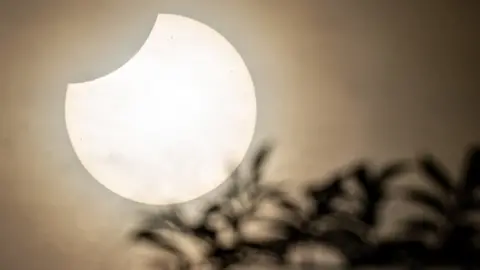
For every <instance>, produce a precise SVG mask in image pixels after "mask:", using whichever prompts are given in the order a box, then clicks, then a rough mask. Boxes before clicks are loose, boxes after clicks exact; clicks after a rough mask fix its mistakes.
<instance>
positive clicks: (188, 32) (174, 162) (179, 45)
mask: <svg viewBox="0 0 480 270" xmlns="http://www.w3.org/2000/svg"><path fill="white" fill-rule="evenodd" d="M65 120H66V126H67V132H68V135H69V137H70V140H71V143H72V146H73V149H74V151H75V153H76V154H77V156H78V158H79V160H80V162H81V163H82V164H83V166H84V167H85V169H86V170H87V171H88V172H89V173H90V174H91V175H92V176H93V178H95V179H96V180H97V181H98V182H100V183H101V184H102V185H104V186H105V187H106V188H108V189H109V190H111V191H113V192H114V193H116V194H118V195H120V196H122V197H124V198H127V199H129V200H132V201H135V202H139V203H145V204H150V205H165V204H173V203H181V202H186V201H189V200H192V199H195V198H197V197H199V196H202V195H204V194H206V193H208V192H209V191H211V190H213V189H215V188H216V187H218V186H219V185H220V184H221V183H222V182H224V181H225V180H226V179H227V178H228V176H229V175H230V174H231V172H232V170H233V169H234V168H235V167H236V166H238V165H239V164H240V162H241V161H242V159H243V158H244V156H245V154H246V152H247V150H248V147H249V145H250V142H251V140H252V137H253V133H254V129H255V122H256V99H255V88H254V85H253V82H252V78H251V76H250V73H249V71H248V68H247V66H246V65H245V63H244V61H243V59H242V57H241V56H240V55H239V53H238V52H237V51H236V50H235V48H234V47H233V46H232V45H231V44H230V43H229V42H228V41H227V40H226V39H225V38H224V37H223V36H222V35H221V34H219V33H218V32H216V31H215V30H213V29H212V28H210V27H208V26H206V25H205V24H203V23H200V22H198V21H195V20H193V19H190V18H186V17H183V16H179V15H173V14H159V15H158V17H157V20H156V22H155V25H154V27H153V28H152V31H151V33H150V35H149V37H148V38H147V40H146V41H145V44H144V45H143V46H142V47H141V49H140V50H139V51H138V53H137V54H135V55H134V56H133V57H132V58H131V59H130V60H129V61H128V62H127V63H126V64H124V65H123V66H122V67H120V68H119V69H117V70H115V71H113V72H112V73H110V74H108V75H106V76H104V77H101V78H97V79H95V80H92V81H88V82H83V83H74V84H69V85H68V87H67V93H66V100H65Z"/></svg>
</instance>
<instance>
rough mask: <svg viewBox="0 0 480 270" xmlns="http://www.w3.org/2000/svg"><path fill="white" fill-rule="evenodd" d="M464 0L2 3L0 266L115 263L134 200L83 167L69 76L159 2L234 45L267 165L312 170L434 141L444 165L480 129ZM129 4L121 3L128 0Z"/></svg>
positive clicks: (133, 217) (134, 46) (479, 87)
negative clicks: (270, 149) (68, 100)
mask: <svg viewBox="0 0 480 270" xmlns="http://www.w3.org/2000/svg"><path fill="white" fill-rule="evenodd" d="M475 2H476V1H454V0H452V1H439V0H436V1H434V0H432V1H427V0H425V1H418V0H411V1H382V0H377V1H373V0H364V1H353V0H351V1H338V0H329V1H326V0H325V1H324V0H310V1H309V0H295V1H293V0H289V1H287V0H285V1H281V0H262V1H258V0H249V1H246V0H242V1H240V0H230V1H220V0H217V1H213V0H212V1H197V0H191V1H178V0H170V1H148V2H147V1H118V0H117V1H114V0H110V1H86V0H64V1H60V0H57V1H53V0H47V1H40V0H31V1H26V0H25V1H21V0H2V1H0V153H1V154H0V179H1V180H0V181H1V182H0V183H1V196H0V214H1V216H2V219H1V220H2V223H1V224H0V243H1V244H0V265H1V266H2V269H5V270H10V269H12V270H13V269H24V270H30V269H38V270H43V269H45V270H63V269H71V270H76V269H78V270H83V269H128V268H127V265H126V264H125V260H126V257H124V256H122V254H123V252H125V251H124V250H126V249H127V248H128V244H127V243H126V242H124V236H123V235H122V233H125V232H126V230H127V229H128V228H129V227H131V226H132V224H135V222H136V221H137V219H138V218H139V217H140V213H139V212H138V211H139V210H141V209H142V208H143V207H142V206H140V205H137V204H134V203H131V202H128V201H126V200H124V199H121V198H119V197H118V196H116V195H114V194H112V193H111V192H109V191H107V190H106V189H105V188H103V187H102V186H100V185H99V184H98V183H97V182H96V181H95V180H94V179H92V178H91V176H89V174H88V173H87V172H86V171H85V170H84V169H83V168H82V167H81V165H80V163H79V161H78V160H77V158H76V156H75V154H74V153H73V150H72V148H71V145H70V143H69V140H68V138H67V133H66V129H65V123H64V98H65V90H66V84H67V83H70V82H81V81H86V80H91V79H92V78H95V77H98V76H102V75H105V74H107V73H109V72H111V71H112V70H114V69H116V68H118V67H119V66H120V65H122V64H123V63H125V61H127V60H128V59H129V58H130V57H131V56H132V55H133V54H134V53H135V52H136V51H137V50H138V49H139V48H140V46H141V45H142V43H143V41H144V40H145V39H146V37H147V36H148V33H149V31H150V29H151V27H152V26H153V22H154V20H155V18H156V14H157V13H175V14H180V15H184V16H188V17H191V18H193V19H196V20H199V21H201V22H203V23H206V24H207V25H209V26H211V27H212V28H214V29H216V30H217V31H219V32H220V33H222V34H223V35H224V36H225V37H226V38H227V39H228V40H229V41H230V42H231V43H232V44H233V45H234V46H235V47H236V48H237V50H238V51H239V52H240V53H241V54H242V56H243V57H244V60H245V62H246V64H247V66H248V67H249V68H250V72H251V73H252V76H253V79H254V82H255V85H256V89H257V99H258V114H259V115H258V124H257V134H256V138H257V139H262V138H272V139H274V141H275V142H276V145H277V146H278V147H277V149H276V152H275V155H274V157H273V159H272V162H271V163H270V167H269V175H270V176H271V177H272V178H291V179H292V181H301V180H302V179H306V178H312V177H316V176H322V175H324V174H326V173H328V172H330V171H332V170H333V169H335V168H338V167H341V166H343V165H347V164H348V163H349V162H351V161H354V160H356V159H358V158H361V157H366V158H371V159H372V160H375V161H378V162H385V161H388V160H390V159H391V158H401V157H414V156H415V155H417V154H418V153H421V152H424V151H431V152H434V153H435V154H437V155H438V156H439V157H440V158H441V159H442V160H444V161H445V162H447V163H448V164H449V165H450V167H451V168H453V169H456V168H457V166H458V162H459V161H460V157H461V156H462V154H463V152H464V147H465V146H466V145H467V144H468V143H471V142H478V141H479V140H480V122H479V121H478V119H479V116H480V106H478V103H479V100H480V67H479V66H480V55H479V54H480V53H479V50H478V48H480V43H479V41H478V40H480V38H479V37H478V35H479V33H480V29H479V28H480V27H479V25H480V22H479V21H478V20H479V19H476V18H475V17H476V15H478V14H480V9H479V5H478V4H476V3H475ZM126 3H128V4H126Z"/></svg>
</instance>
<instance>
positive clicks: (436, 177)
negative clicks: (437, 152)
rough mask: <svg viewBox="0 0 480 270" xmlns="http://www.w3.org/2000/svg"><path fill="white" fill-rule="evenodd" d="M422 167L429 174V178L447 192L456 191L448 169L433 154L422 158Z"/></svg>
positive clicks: (422, 170)
mask: <svg viewBox="0 0 480 270" xmlns="http://www.w3.org/2000/svg"><path fill="white" fill-rule="evenodd" d="M420 169H421V172H423V173H424V174H425V175H426V176H427V179H428V180H430V181H432V183H433V184H435V185H437V186H438V187H440V188H441V189H442V191H443V192H444V193H445V194H450V193H452V192H453V191H454V189H455V187H454V186H453V183H452V178H451V177H450V175H449V173H448V171H447V169H446V168H445V167H444V166H443V165H442V164H441V163H440V162H438V161H436V160H435V158H433V157H432V156H426V157H424V158H423V159H421V160H420Z"/></svg>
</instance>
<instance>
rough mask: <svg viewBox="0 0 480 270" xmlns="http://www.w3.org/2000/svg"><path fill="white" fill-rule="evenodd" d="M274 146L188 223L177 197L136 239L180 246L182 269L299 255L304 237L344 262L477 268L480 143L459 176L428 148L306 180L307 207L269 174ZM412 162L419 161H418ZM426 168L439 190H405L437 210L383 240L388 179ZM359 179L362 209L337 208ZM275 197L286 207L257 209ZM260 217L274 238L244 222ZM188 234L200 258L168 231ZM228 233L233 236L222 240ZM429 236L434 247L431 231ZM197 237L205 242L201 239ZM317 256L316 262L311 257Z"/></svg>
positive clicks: (284, 260)
mask: <svg viewBox="0 0 480 270" xmlns="http://www.w3.org/2000/svg"><path fill="white" fill-rule="evenodd" d="M271 152H272V147H271V146H264V147H261V148H260V149H259V150H258V152H257V154H256V155H255V157H254V158H253V160H252V162H251V164H250V171H251V173H250V174H249V177H247V178H244V177H241V176H240V173H239V172H238V170H236V171H235V172H234V173H233V174H232V177H231V179H232V184H231V185H230V186H229V189H228V190H227V192H226V193H225V197H224V198H223V199H222V200H220V201H218V202H217V203H214V204H212V205H210V206H209V207H208V208H207V209H206V210H205V211H204V215H203V217H202V219H201V220H200V222H198V224H196V225H191V224H187V223H186V222H185V221H184V220H183V219H182V217H181V215H179V211H178V209H177V207H176V206H172V207H171V209H170V210H169V211H166V212H162V213H160V214H156V215H153V216H151V217H148V218H147V219H146V220H145V222H144V223H143V224H141V226H139V228H138V229H137V230H135V231H133V232H132V237H131V239H132V240H133V241H135V242H145V243H149V244H150V245H152V246H154V247H156V248H158V249H159V250H163V251H165V252H169V253H171V254H174V255H175V256H176V257H177V258H178V262H179V263H178V264H177V266H178V268H179V269H194V268H195V269H199V267H201V266H202V267H210V268H209V269H225V268H228V267H230V266H233V265H238V264H247V263H255V262H258V261H259V260H260V258H267V259H268V262H269V263H273V264H277V265H280V266H285V265H290V264H293V263H292V261H291V260H290V256H289V254H290V253H291V252H292V251H293V250H295V248H296V247H298V246H300V245H302V244H314V245H323V246H329V247H332V248H334V249H336V250H338V251H340V252H341V253H342V254H343V255H344V258H345V260H346V261H345V266H346V267H358V266H366V265H372V266H374V265H377V266H378V265H389V264H397V265H398V264H400V265H404V266H406V267H408V268H409V269H422V267H424V266H431V265H445V264H449V265H455V266H461V267H462V268H463V269H478V268H475V265H480V263H479V259H478V258H479V255H480V253H479V249H478V247H476V246H475V241H474V239H476V238H478V236H479V233H478V228H477V227H476V226H475V222H474V218H471V217H472V215H474V214H475V213H477V214H478V210H479V209H480V198H479V196H478V194H479V193H480V192H479V190H478V189H479V185H480V148H479V147H477V146H473V147H471V149H470V150H469V151H468V153H467V155H466V158H465V162H464V169H463V170H462V172H461V176H460V177H459V179H454V178H453V177H452V176H451V175H450V174H449V172H447V170H446V169H445V168H444V166H443V165H442V164H441V163H440V162H438V161H437V160H436V159H435V158H433V157H432V156H431V155H425V156H423V157H421V158H420V159H419V160H418V161H415V163H409V162H408V161H396V162H392V163H389V164H387V165H385V166H383V167H382V168H375V167H374V166H373V165H372V164H369V163H368V162H365V161H362V162H359V163H357V164H356V165H354V166H351V167H350V169H348V170H345V171H343V172H337V173H335V174H334V176H331V177H329V178H327V179H320V180H318V181H315V183H314V184H311V185H309V186H307V187H306V188H305V190H304V191H305V192H304V193H303V195H302V196H303V197H305V199H306V200H307V201H308V202H310V203H311V205H310V207H303V206H302V205H301V203H300V202H299V201H298V200H296V199H294V198H293V196H291V195H290V194H289V192H287V191H285V190H282V189H281V188H280V187H279V186H278V185H274V184H267V183H265V182H264V181H263V178H264V177H263V175H264V166H265V164H266V161H267V160H268V158H269V156H270V155H271ZM413 164H418V166H417V170H414V169H415V166H411V165H413ZM409 171H414V172H418V173H420V174H421V175H422V176H424V177H423V178H424V179H425V181H427V182H429V183H430V184H432V185H433V186H435V187H436V188H437V189H438V191H439V192H437V193H435V192H430V191H424V190H419V189H412V190H409V191H408V198H409V199H410V200H411V201H412V202H414V203H416V204H418V205H420V206H424V207H426V208H428V209H430V210H431V211H432V212H433V213H435V217H436V218H431V219H428V218H423V219H411V220H407V222H406V223H405V230H404V231H405V234H404V235H403V237H402V238H398V239H393V240H385V239H380V238H379V237H378V236H377V235H376V234H377V231H378V225H379V222H380V219H381V218H382V216H380V214H379V212H380V209H381V207H382V205H383V203H384V202H385V201H386V200H388V194H387V193H386V190H387V187H388V185H389V184H390V183H392V181H393V180H395V179H397V178H399V177H400V176H403V175H404V174H405V173H406V172H409ZM349 180H353V181H354V182H355V183H356V184H357V185H358V186H359V187H360V190H361V191H362V195H363V196H362V198H361V199H360V200H358V203H359V204H360V208H361V211H358V212H356V213H351V212H346V211H342V210H340V209H338V208H337V207H335V203H334V202H335V200H337V199H342V198H343V199H345V198H346V197H348V190H346V188H345V183H346V181H349ZM268 203H270V204H274V205H275V207H276V208H277V209H278V210H279V211H280V212H281V213H282V214H281V215H277V216H275V217H272V216H271V215H267V216H265V215H261V214H259V212H260V211H259V209H260V208H261V207H263V205H265V204H268ZM252 223H253V224H255V223H257V224H263V225H264V226H263V227H262V226H260V227H258V228H257V229H256V230H257V231H262V232H271V233H273V232H276V234H275V236H270V237H267V238H261V239H258V238H254V237H253V238H252V237H249V235H248V233H246V232H245V228H244V227H245V225H248V224H252ZM172 232H175V233H179V234H183V235H187V236H188V237H190V238H191V239H196V240H199V241H200V242H203V243H204V244H205V245H204V246H203V248H202V249H201V251H202V256H201V258H200V259H192V258H191V256H189V255H188V254H186V252H185V251H184V250H183V249H182V248H181V244H179V243H178V242H176V241H172V240H171V239H169V237H167V233H172ZM224 235H229V236H230V238H229V241H224V240H222V237H223V236H224ZM427 235H432V236H433V237H434V238H435V240H436V242H437V245H436V246H429V245H428V244H427V239H426V237H425V236H427ZM197 242H198V241H197ZM308 265H310V264H308Z"/></svg>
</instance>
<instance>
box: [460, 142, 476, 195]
mask: <svg viewBox="0 0 480 270" xmlns="http://www.w3.org/2000/svg"><path fill="white" fill-rule="evenodd" d="M464 163H465V165H464V167H465V168H464V175H463V177H462V179H461V181H462V183H463V190H465V191H469V192H471V191H472V190H474V189H475V188H477V187H478V186H479V185H480V146H474V147H472V148H471V150H469V152H468V153H467V155H466V161H465V162H464Z"/></svg>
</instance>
